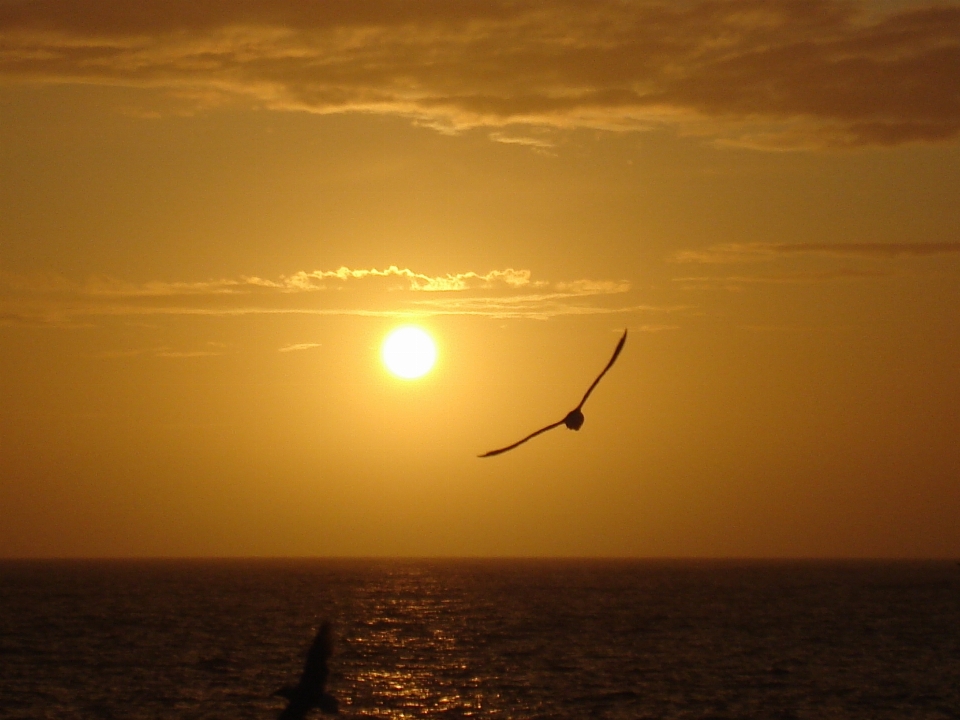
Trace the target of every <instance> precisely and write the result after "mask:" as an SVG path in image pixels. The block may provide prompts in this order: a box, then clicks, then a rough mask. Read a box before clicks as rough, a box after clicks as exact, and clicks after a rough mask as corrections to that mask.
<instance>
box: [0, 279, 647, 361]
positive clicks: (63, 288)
mask: <svg viewBox="0 0 960 720" xmlns="http://www.w3.org/2000/svg"><path fill="white" fill-rule="evenodd" d="M398 281H399V283H398ZM332 289H337V290H340V292H325V291H326V290H332ZM629 291H630V283H628V282H626V281H624V280H618V281H613V280H593V279H577V280H570V281H561V282H555V283H550V282H547V281H542V280H533V279H532V274H531V272H530V271H529V270H514V269H511V268H508V269H506V270H492V271H490V272H487V273H477V272H473V271H468V272H460V273H448V274H443V275H427V274H425V273H420V272H415V271H413V270H410V269H407V268H398V267H397V266H389V267H387V268H386V269H382V270H381V269H375V268H374V269H361V270H352V269H350V268H346V267H341V268H339V269H337V270H313V271H300V272H296V273H293V274H291V275H286V276H281V277H280V278H278V279H276V280H271V279H265V278H262V277H257V276H243V277H239V278H221V279H218V280H208V281H150V282H144V283H131V282H128V281H123V280H118V279H115V278H104V277H98V278H93V279H90V280H87V281H85V282H70V281H68V280H66V279H64V278H60V277H52V278H51V277H35V278H29V277H19V276H14V275H11V274H9V273H7V274H0V322H3V321H4V320H5V319H6V321H7V324H13V323H14V322H16V323H17V324H23V323H24V322H27V321H29V322H32V323H35V324H56V325H62V324H70V323H76V322H78V320H77V319H78V318H87V319H89V318H93V317H120V316H147V315H153V316H197V317H200V316H209V317H216V316H224V317H225V316H244V315H330V316H333V315H343V316H356V317H424V316H430V315H472V316H486V317H498V318H537V319H543V318H549V317H556V316H561V315H585V314H601V313H623V312H640V311H645V310H647V309H649V308H645V307H641V306H636V305H629V304H628V305H624V304H618V305H615V306H611V305H610V302H609V301H610V300H611V299H612V298H613V297H615V296H622V295H623V294H625V293H628V292H629ZM314 346H315V345H313V344H309V343H307V344H302V345H291V346H289V347H286V348H281V349H280V351H281V352H288V351H293V350H300V349H306V348H308V347H314Z"/></svg>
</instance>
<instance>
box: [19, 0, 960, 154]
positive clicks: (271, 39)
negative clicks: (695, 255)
mask: <svg viewBox="0 0 960 720" xmlns="http://www.w3.org/2000/svg"><path fill="white" fill-rule="evenodd" d="M882 7H883V8H884V10H880V9H879V6H878V5H877V4H875V3H860V2H852V1H847V0H783V1H782V2H775V3H774V2H768V1H767V0H700V1H697V0H691V1H690V2H670V3H661V2H644V1H639V2H622V1H620V0H596V1H595V2H589V3H585V2H579V1H574V0H552V1H551V2H547V3H544V2H541V1H540V0H511V1H509V2H508V1H507V0H461V1H458V2H448V1H447V0H422V1H418V2H408V1H407V0H370V1H368V2H356V1H354V0H349V1H348V0H328V1H327V2H317V3H304V2H300V1H298V0H297V1H295V0H278V1H277V2H271V3H254V2H248V1H244V0H237V1H236V2H223V1H222V0H190V1H187V0H170V1H169V2H163V3H148V4H143V3H130V2H127V0H77V1H76V2H70V3H66V4H65V3H63V2H59V1H56V2H55V1H53V0H32V1H30V2H25V1H18V0H13V1H12V2H5V3H3V4H2V5H0V79H2V80H6V81H15V82H39V83H84V84H104V85H112V86H116V85H121V86H129V87H142V88H152V89H156V90H159V91H161V92H164V93H166V94H170V95H174V96H177V97H178V98H180V99H181V100H182V101H183V102H185V103H187V104H188V105H194V106H204V105H209V104H216V103H221V102H230V101H236V100H242V101H246V102H252V103H255V104H257V105H259V106H262V107H266V108H271V109H275V110H288V111H307V112H315V113H343V112H366V113H379V114H389V115H397V116H403V117H407V118H410V119H412V120H414V121H416V122H419V123H422V124H426V125H430V126H433V127H436V128H438V129H441V130H445V131H451V132H456V131H459V130H463V129H466V128H476V127H483V128H489V129H490V132H491V135H492V137H493V139H495V140H498V141H500V142H514V143H521V144H527V145H530V146H531V147H535V148H538V149H546V148H549V147H550V146H551V141H550V140H549V139H544V138H540V137H533V136H531V135H529V134H525V133H520V134H513V133H505V132H503V130H504V129H505V128H507V127H508V126H524V125H525V126H539V127H546V128H599V129H606V130H616V131H628V130H643V129H647V128H651V127H656V126H671V127H675V128H677V129H678V130H679V131H681V132H686V133H695V134H701V135H704V136H708V137H712V138H714V139H716V140H718V141H720V142H724V143H734V144H740V145H747V146H754V147H765V148H794V147H824V146H828V147H829V146H833V147H850V146H863V145H897V144H901V143H905V142H914V141H953V140H956V139H957V137H958V136H960V94H958V93H957V92H956V88H957V87H958V86H960V6H958V5H957V4H956V3H940V4H933V3H910V4H884V5H883V6H882Z"/></svg>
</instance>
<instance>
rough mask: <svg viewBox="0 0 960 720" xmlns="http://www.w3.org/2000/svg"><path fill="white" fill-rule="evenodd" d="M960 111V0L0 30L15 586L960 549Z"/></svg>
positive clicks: (9, 545) (520, 6)
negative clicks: (396, 346) (422, 344)
mask: <svg viewBox="0 0 960 720" xmlns="http://www.w3.org/2000/svg"><path fill="white" fill-rule="evenodd" d="M958 87H960V5H958V4H956V3H939V4H929V3H925V2H873V3H867V4H857V3H847V2H836V1H833V0H830V1H822V2H821V1H817V0H804V1H803V2H782V3H776V4H772V3H768V2H761V1H760V0H729V1H727V0H718V1H716V2H698V1H696V0H690V1H684V2H679V1H678V2H665V3H660V4H657V3H647V2H595V3H589V4H584V3H580V2H560V1H558V2H548V3H544V2H540V1H539V0H538V1H537V2H533V1H532V0H530V1H529V2H527V1H524V0H522V1H520V2H509V3H507V2H496V1H494V0H476V1H473V0H465V1H464V2H457V3H452V2H446V1H445V0H444V1H443V2H440V1H436V0H434V1H424V2H409V1H405V0H392V1H386V0H377V1H372V2H361V3H358V2H353V1H350V2H347V1H346V0H344V1H343V2H336V1H330V2H324V3H307V2H292V1H290V0H287V1H284V2H274V3H269V4H263V5H262V4H260V3H248V2H234V1H231V2H220V1H219V0H193V1H191V2H186V0H184V1H183V2H163V3H153V4H149V5H143V4H138V3H134V4H131V3H128V2H126V0H111V1H104V0H96V1H95V0H81V1H79V2H70V3H63V2H47V1H44V0H40V1H33V2H25V1H21V0H0V348H2V354H0V398H2V403H0V556H6V557H33V556H158V555H159V556H179V555H188V556H196V555H202V556H210V555H215V556H225V555H337V556H342V555H428V556H438V555H524V556H530V555H550V556H556V555H560V556H582V555H586V556H589V555H602V556H710V557H727V556H754V557H756V556H763V557H773V556H777V557H780V556H783V557H796V556H831V557H836V556H842V557H860V556H872V557H875V556H885V557H892V556H957V555H960V523H958V522H957V520H956V519H957V518H958V517H960V442H958V441H957V438H958V437H960V333H958V332H957V328H958V327H960V292H958V287H960V286H958V281H960V202H958V201H957V198H958V197H960V151H958V142H957V141H958V138H960V94H958V92H957V88H958ZM403 322H417V323H419V324H420V325H422V326H423V327H425V328H427V329H428V330H429V331H430V332H431V333H432V334H433V336H434V337H435V339H436V341H437V343H438V346H439V352H440V356H439V361H438V364H437V366H436V368H435V370H434V371H433V372H432V373H430V374H429V375H427V376H426V377H425V378H423V379H421V380H418V381H402V380H399V379H396V378H393V377H391V376H390V375H389V374H387V373H386V372H385V370H384V369H383V367H382V365H381V362H380V357H379V347H380V343H381V342H382V340H383V337H384V336H385V334H386V333H387V332H388V331H389V330H390V329H391V328H392V327H394V326H396V325H398V324H400V323H403ZM624 328H629V330H630V337H629V340H628V341H627V345H626V348H625V350H624V352H623V354H622V355H621V357H620V359H619V360H618V362H617V364H616V365H615V366H614V368H613V369H612V370H611V371H610V373H609V375H608V376H607V377H606V378H605V379H604V381H603V382H602V383H601V384H600V385H599V387H598V388H597V390H596V391H595V393H594V394H593V396H592V397H591V399H590V401H589V403H588V404H587V405H586V407H585V408H584V410H585V415H586V423H585V425H584V427H583V429H582V430H580V431H579V432H578V433H572V432H569V431H567V430H565V429H563V428H560V429H558V430H554V431H552V432H550V433H547V434H545V435H543V436H541V437H538V438H536V439H535V440H533V441H531V442H530V443H528V444H526V445H524V446H522V447H520V448H518V449H517V450H514V451H512V452H510V453H506V454H504V455H502V456H498V457H495V458H487V459H483V460H479V459H477V458H476V455H477V454H478V453H480V452H483V451H486V450H490V449H492V448H495V447H499V446H502V445H505V444H507V443H509V442H512V441H514V440H517V439H519V438H520V437H522V436H523V435H525V434H526V433H528V432H530V431H532V430H534V429H536V428H538V427H541V426H542V425H545V424H547V423H549V422H553V421H555V420H558V419H560V418H561V417H563V415H564V414H565V413H566V412H567V411H568V410H570V409H571V408H572V407H573V406H574V405H576V403H577V401H578V400H579V398H580V396H581V395H582V393H583V391H584V390H585V389H586V386H587V385H588V384H589V382H590V381H591V380H592V379H593V377H595V375H596V374H597V372H599V370H600V369H601V368H602V367H603V364H604V363H605V362H606V360H607V359H608V358H609V356H610V353H611V351H612V349H613V347H614V345H615V344H616V341H617V338H618V337H619V334H620V333H621V332H622V331H623V329H624Z"/></svg>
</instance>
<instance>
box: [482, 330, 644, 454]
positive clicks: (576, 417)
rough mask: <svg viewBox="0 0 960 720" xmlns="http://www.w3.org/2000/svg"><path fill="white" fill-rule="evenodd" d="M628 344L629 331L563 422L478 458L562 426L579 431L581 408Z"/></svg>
mask: <svg viewBox="0 0 960 720" xmlns="http://www.w3.org/2000/svg"><path fill="white" fill-rule="evenodd" d="M625 342H627V331H626V330H624V331H623V336H622V337H621V338H620V342H618V343H617V347H616V349H615V350H614V351H613V356H612V357H611V358H610V362H608V363H607V366H606V367H605V368H604V369H603V371H602V372H601V373H600V374H599V375H597V379H596V380H594V381H593V384H592V385H590V387H589V388H587V392H585V393H584V394H583V399H582V400H581V401H580V404H579V405H577V406H576V407H575V408H574V409H573V410H571V411H570V412H568V413H567V415H566V417H564V418H563V420H558V421H557V422H555V423H551V424H550V425H547V426H546V427H542V428H540V429H539V430H537V431H536V432H532V433H530V434H529V435H527V436H526V437H525V438H524V439H523V440H518V441H517V442H515V443H513V445H507V446H506V447H502V448H499V449H497V450H491V451H490V452H485V453H484V454H483V455H478V456H477V457H482V458H485V457H491V456H493V455H499V454H500V453H505V452H506V451H507V450H513V449H514V448H515V447H517V446H519V445H523V444H524V443H525V442H526V441H527V440H531V439H533V438H535V437H536V436H537V435H539V434H540V433H545V432H546V431H547V430H553V429H554V428H555V427H560V426H561V425H566V426H567V428H568V429H570V430H579V429H580V427H581V426H582V425H583V413H582V412H581V408H582V407H583V404H584V403H585V402H586V401H587V398H588V397H590V393H592V392H593V389H594V388H595V387H596V386H597V383H598V382H600V379H601V378H602V377H603V376H604V375H606V374H607V370H609V369H610V368H611V367H613V364H614V363H615V362H616V361H617V356H618V355H620V351H621V350H623V345H624V343H625Z"/></svg>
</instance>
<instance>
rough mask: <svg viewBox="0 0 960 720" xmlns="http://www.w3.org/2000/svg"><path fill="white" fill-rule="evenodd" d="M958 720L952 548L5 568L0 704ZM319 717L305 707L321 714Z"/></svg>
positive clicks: (10, 712)
mask: <svg viewBox="0 0 960 720" xmlns="http://www.w3.org/2000/svg"><path fill="white" fill-rule="evenodd" d="M325 618H329V619H331V620H332V621H333V622H334V623H335V627H336V633H337V646H336V649H335V654H334V656H333V658H332V659H331V671H332V672H331V679H330V684H329V690H330V691H331V692H332V693H333V694H334V695H335V696H336V697H337V698H338V699H339V701H340V705H341V710H342V714H343V716H345V717H347V718H349V717H383V718H418V717H431V718H432V717H442V718H468V717H470V718H473V717H476V718H517V719H520V718H610V719H618V720H619V719H624V720H626V719H628V718H629V719H634V718H702V719H706V718H712V719H716V720H719V719H721V718H782V719H786V718H809V719H810V720H829V719H831V718H857V719H860V718H864V719H869V720H874V719H880V718H890V719H891V720H892V719H896V720H903V719H904V718H960V567H958V565H957V564H956V563H955V562H859V561H857V562H820V561H803V562H792V561H791V562H766V561H764V562H761V561H750V562H745V561H724V562H720V561H619V560H616V561H614V560H609V561H592V560H591V561H586V560H563V561H560V560H557V561H553V560H510V561H503V560H458V561H448V560H443V561H398V560H391V561H376V560H369V561H347V560H336V561H332V560H197V561H182V560H177V561H172V560H171V561H42V562H37V561H29V562H28V561H6V562H0V717H2V718H30V719H31V720H34V719H39V718H82V719H87V718H118V719H120V718H123V719H126V718H275V717H276V716H277V713H278V712H279V710H280V709H281V708H282V707H283V705H284V701H283V700H282V699H280V698H276V697H273V696H272V693H273V692H274V691H275V690H276V689H277V688H279V687H280V686H282V685H284V684H289V683H295V682H296V680H297V679H298V678H299V674H300V671H301V669H302V666H303V658H304V655H305V652H306V649H307V647H308V646H309V645H310V642H311V640H312V638H313V634H314V632H315V630H316V628H317V627H318V626H319V624H320V622H321V621H322V620H323V619H325ZM316 717H318V718H319V717H321V716H320V715H319V713H317V715H316Z"/></svg>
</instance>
